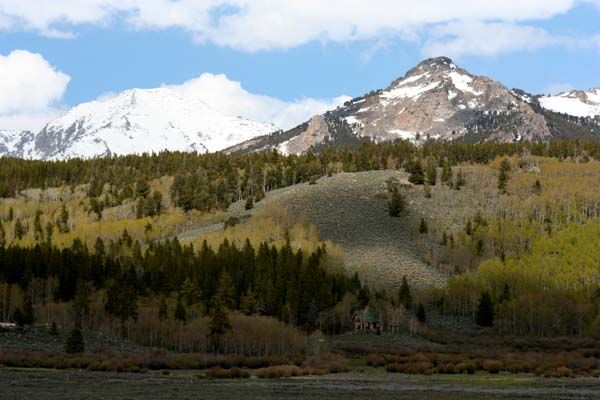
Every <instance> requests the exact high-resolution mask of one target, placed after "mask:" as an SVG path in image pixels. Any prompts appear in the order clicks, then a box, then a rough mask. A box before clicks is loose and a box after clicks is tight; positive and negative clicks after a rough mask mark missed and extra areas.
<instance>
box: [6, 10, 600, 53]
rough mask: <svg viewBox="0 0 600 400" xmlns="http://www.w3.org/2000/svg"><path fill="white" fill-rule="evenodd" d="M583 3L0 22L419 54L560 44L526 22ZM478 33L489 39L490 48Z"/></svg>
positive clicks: (58, 14) (34, 15)
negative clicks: (373, 43) (418, 47)
mask: <svg viewBox="0 0 600 400" xmlns="http://www.w3.org/2000/svg"><path fill="white" fill-rule="evenodd" d="M586 3H588V4H594V5H596V6H597V7H598V8H599V9H600V1H598V0H527V1H521V0H519V1H517V0H486V1H472V0H454V1H452V2H448V1H445V0H420V1H418V2H414V1H408V0H396V1H393V0H371V1H364V0H329V1H322V0H287V1H274V0H200V1H199V0H176V1H174V0H54V1H52V2H41V1H23V0H0V30H5V31H11V30H29V31H35V32H38V33H39V34H41V35H45V36H49V37H58V38H73V37H76V36H77V27H78V26H81V25H84V24H93V25H96V26H109V25H111V24H112V23H114V22H115V21H123V22H125V24H127V25H128V26H129V27H130V28H132V29H140V30H141V29H153V30H156V29H171V28H178V29H182V30H184V31H187V32H189V33H190V35H191V36H192V37H193V38H194V39H195V40H197V41H199V42H210V43H214V44H216V45H219V46H225V47H230V48H234V49H238V50H242V51H248V52H256V51H268V50H275V49H287V48H292V47H297V46H301V45H304V44H306V43H310V42H314V41H320V42H335V43H345V42H350V41H357V40H381V39H382V38H384V39H385V38H400V39H403V40H412V41H415V40H417V41H423V42H424V43H425V48H424V50H423V51H424V53H426V54H430V53H438V52H439V49H441V48H443V46H444V45H445V44H448V45H449V46H450V48H449V52H450V51H452V52H453V53H454V55H463V54H481V55H489V54H498V53H502V52H507V51H511V50H527V49H531V48H534V49H535V48H539V47H544V46H549V45H555V44H560V43H561V41H560V40H559V41H556V40H554V35H553V34H552V33H550V32H546V31H542V30H540V29H538V28H533V27H531V26H527V23H528V22H529V21H540V20H547V19H551V18H554V17H556V16H559V15H562V14H565V13H567V12H569V11H570V10H571V9H573V8H574V7H576V6H578V5H581V4H586ZM478 32H481V33H483V35H484V36H479V35H477V33H478ZM495 34H497V35H495ZM440 36H442V40H440ZM447 36H450V38H447ZM444 37H445V39H444ZM485 38H492V39H494V40H493V42H492V43H491V46H490V48H488V47H487V46H485V45H484V44H485V42H484V40H483V39H485ZM530 38H531V39H532V41H531V42H530ZM582 40H587V39H586V38H582ZM449 52H446V54H448V53H449Z"/></svg>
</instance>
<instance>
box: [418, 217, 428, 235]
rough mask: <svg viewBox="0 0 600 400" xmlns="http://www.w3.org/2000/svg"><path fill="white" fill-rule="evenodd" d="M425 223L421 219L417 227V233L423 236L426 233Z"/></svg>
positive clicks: (423, 219)
mask: <svg viewBox="0 0 600 400" xmlns="http://www.w3.org/2000/svg"><path fill="white" fill-rule="evenodd" d="M428 230H429V229H428V228H427V222H425V218H421V224H420V225H419V233H420V234H421V235H424V234H426V233H427V232H428Z"/></svg>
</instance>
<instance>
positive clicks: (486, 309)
mask: <svg viewBox="0 0 600 400" xmlns="http://www.w3.org/2000/svg"><path fill="white" fill-rule="evenodd" d="M476 322H477V325H479V326H482V327H490V326H492V325H494V302H493V301H492V297H491V296H490V294H489V293H488V292H483V293H482V294H481V297H480V298H479V305H478V307H477V316H476Z"/></svg>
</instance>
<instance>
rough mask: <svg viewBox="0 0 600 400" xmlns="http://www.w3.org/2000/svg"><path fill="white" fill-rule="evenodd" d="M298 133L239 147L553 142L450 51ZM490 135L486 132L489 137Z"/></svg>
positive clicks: (522, 108) (508, 96)
mask: <svg viewBox="0 0 600 400" xmlns="http://www.w3.org/2000/svg"><path fill="white" fill-rule="evenodd" d="M305 126H306V128H303V129H296V131H298V130H300V131H301V132H296V134H295V135H292V136H291V137H290V135H285V134H284V135H279V138H280V140H278V141H277V143H273V140H272V139H273V137H271V138H270V139H269V138H263V139H262V140H256V139H255V140H253V141H252V142H250V143H246V144H243V145H241V146H238V147H237V148H236V149H235V150H240V149H244V148H247V147H249V148H252V149H257V148H261V145H262V147H263V148H269V147H276V148H278V149H279V150H280V151H282V152H284V153H300V152H303V151H306V150H307V149H308V148H309V147H310V146H311V145H316V144H319V143H324V142H332V143H334V144H340V139H341V138H344V139H346V140H348V139H349V138H350V137H351V136H354V138H355V139H357V140H372V141H376V142H381V141H394V140H399V139H404V140H410V141H413V142H415V143H422V142H424V141H426V140H457V139H461V140H474V139H473V138H477V140H480V139H483V140H497V141H515V140H534V141H537V140H547V139H549V138H550V136H551V132H550V130H549V128H548V126H547V124H546V120H545V118H544V116H543V115H541V114H539V113H536V112H535V111H534V109H533V108H532V107H531V105H530V104H529V103H528V102H527V101H525V100H523V99H522V98H521V97H519V96H517V95H515V94H514V93H512V92H511V91H510V90H508V89H507V88H506V87H505V86H503V85H502V84H501V83H499V82H497V81H494V80H492V79H490V78H487V77H482V76H475V75H472V74H470V73H469V72H467V71H466V70H464V69H461V68H459V67H457V66H456V65H455V64H454V63H453V62H452V60H450V59H449V58H446V57H439V58H434V59H429V60H425V61H423V62H421V63H420V64H419V65H417V66H416V67H415V68H413V69H411V70H410V71H408V73H407V74H406V75H405V76H404V77H402V78H400V79H397V80H395V81H394V82H392V83H391V84H390V86H388V87H387V88H386V89H384V90H377V91H374V92H370V93H368V94H366V95H364V96H361V97H358V98H355V99H353V100H351V101H349V102H347V103H345V104H344V105H343V106H341V107H339V108H337V109H336V110H333V111H331V112H328V113H326V114H324V115H322V116H316V117H313V118H312V119H311V120H310V121H309V122H308V123H306V124H305ZM482 135H483V136H482Z"/></svg>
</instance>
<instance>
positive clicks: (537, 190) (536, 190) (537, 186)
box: [533, 179, 542, 196]
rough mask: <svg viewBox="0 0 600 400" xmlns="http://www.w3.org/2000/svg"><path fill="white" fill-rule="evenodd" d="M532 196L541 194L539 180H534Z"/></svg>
mask: <svg viewBox="0 0 600 400" xmlns="http://www.w3.org/2000/svg"><path fill="white" fill-rule="evenodd" d="M533 194H535V195H538V196H539V195H540V194H542V184H541V183H540V180H539V179H536V180H535V183H534V184H533Z"/></svg>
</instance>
